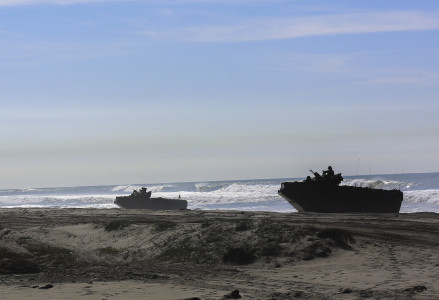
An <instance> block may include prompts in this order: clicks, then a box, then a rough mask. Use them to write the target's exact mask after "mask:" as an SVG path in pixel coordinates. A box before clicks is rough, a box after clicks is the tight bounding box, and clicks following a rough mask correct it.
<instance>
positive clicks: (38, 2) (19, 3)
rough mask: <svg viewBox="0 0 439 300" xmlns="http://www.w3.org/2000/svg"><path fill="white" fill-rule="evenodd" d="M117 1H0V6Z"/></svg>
mask: <svg viewBox="0 0 439 300" xmlns="http://www.w3.org/2000/svg"><path fill="white" fill-rule="evenodd" d="M114 1H117V0H0V6H19V5H35V4H58V5H69V4H78V3H94V2H114Z"/></svg>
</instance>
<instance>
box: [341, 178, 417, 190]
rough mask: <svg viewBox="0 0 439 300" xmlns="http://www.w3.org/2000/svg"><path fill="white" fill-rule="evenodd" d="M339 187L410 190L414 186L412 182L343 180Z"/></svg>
mask: <svg viewBox="0 0 439 300" xmlns="http://www.w3.org/2000/svg"><path fill="white" fill-rule="evenodd" d="M341 185H347V186H358V187H369V188H373V189H384V190H393V189H401V190H402V189H410V188H413V187H414V186H415V183H413V182H404V181H398V180H384V179H345V180H344V181H343V182H342V183H341Z"/></svg>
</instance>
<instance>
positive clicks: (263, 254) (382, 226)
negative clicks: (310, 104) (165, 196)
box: [0, 209, 439, 300]
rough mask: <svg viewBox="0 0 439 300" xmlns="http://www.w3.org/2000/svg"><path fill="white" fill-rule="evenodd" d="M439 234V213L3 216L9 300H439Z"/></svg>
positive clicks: (2, 270) (27, 212)
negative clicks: (239, 299) (239, 298)
mask: <svg viewBox="0 0 439 300" xmlns="http://www.w3.org/2000/svg"><path fill="white" fill-rule="evenodd" d="M438 232H439V215H438V214H434V213H414V214H397V215H394V214H392V215H379V214H376V215H366V214H297V213H292V214H285V213H284V214H282V213H273V212H240V211H200V210H194V211H191V210H188V211H133V210H120V209H111V210H102V209H0V285H1V287H0V298H1V299H29V298H33V299H216V300H218V299H238V296H239V297H241V299H279V300H280V299H439V286H438V285H437V282H438V280H439V251H438V250H439V240H438V238H437V237H438ZM236 290H238V291H239V292H237V291H236ZM234 291H235V292H234Z"/></svg>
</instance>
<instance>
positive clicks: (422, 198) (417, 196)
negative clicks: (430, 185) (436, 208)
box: [404, 190, 439, 205]
mask: <svg viewBox="0 0 439 300" xmlns="http://www.w3.org/2000/svg"><path fill="white" fill-rule="evenodd" d="M404 201H407V202H412V203H430V204H437V205H439V190H419V191H405V192H404Z"/></svg>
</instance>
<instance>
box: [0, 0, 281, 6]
mask: <svg viewBox="0 0 439 300" xmlns="http://www.w3.org/2000/svg"><path fill="white" fill-rule="evenodd" d="M129 1H131V2H134V1H135V0H0V6H18V5H36V4H56V5H70V4H80V3H96V2H129ZM267 1H274V0H144V1H143V2H146V3H155V4H184V3H235V4H236V3H254V2H267Z"/></svg>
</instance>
